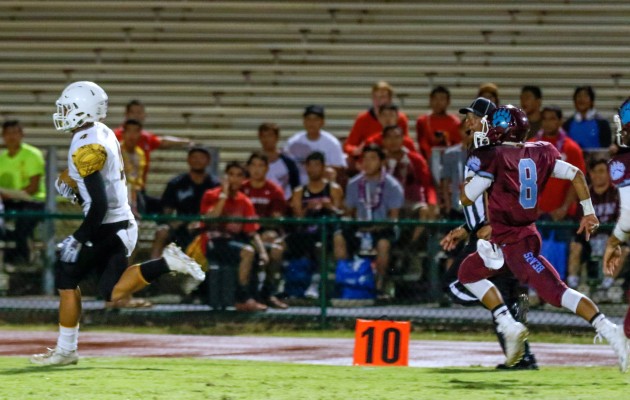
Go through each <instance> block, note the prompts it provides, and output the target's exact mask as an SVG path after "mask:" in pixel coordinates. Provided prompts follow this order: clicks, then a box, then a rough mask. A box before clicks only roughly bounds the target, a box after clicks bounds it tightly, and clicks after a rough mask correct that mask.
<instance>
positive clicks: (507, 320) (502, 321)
mask: <svg viewBox="0 0 630 400" xmlns="http://www.w3.org/2000/svg"><path fill="white" fill-rule="evenodd" d="M492 315H493V316H494V319H495V320H496V321H497V324H499V326H506V325H511V324H513V323H515V322H516V321H515V320H514V318H513V317H512V314H510V310H508V308H507V306H506V305H505V304H503V305H502V306H499V307H497V308H496V309H495V310H494V311H492Z"/></svg>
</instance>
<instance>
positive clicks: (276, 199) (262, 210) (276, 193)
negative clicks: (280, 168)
mask: <svg viewBox="0 0 630 400" xmlns="http://www.w3.org/2000/svg"><path fill="white" fill-rule="evenodd" d="M241 191H242V192H243V193H245V195H246V196H247V197H249V199H250V200H251V202H252V203H253V204H254V208H255V209H256V215H258V216H259V217H264V218H268V217H273V216H274V215H273V214H281V215H284V214H285V213H286V211H287V202H286V201H285V199H284V191H283V190H282V189H280V186H278V185H276V184H275V183H273V182H271V181H270V180H269V179H267V180H266V181H265V185H264V186H263V187H261V188H254V187H252V185H251V182H250V181H249V180H246V181H245V182H244V183H243V187H242V188H241Z"/></svg>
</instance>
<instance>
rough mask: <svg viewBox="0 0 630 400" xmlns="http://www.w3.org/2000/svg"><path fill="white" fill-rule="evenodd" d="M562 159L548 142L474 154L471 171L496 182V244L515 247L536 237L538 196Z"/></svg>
mask: <svg viewBox="0 0 630 400" xmlns="http://www.w3.org/2000/svg"><path fill="white" fill-rule="evenodd" d="M558 159H560V153H559V152H558V150H557V149H556V148H555V147H554V146H553V145H551V144H549V143H547V142H533V143H525V144H519V145H509V144H504V145H500V146H485V147H480V148H478V149H475V150H474V151H473V152H472V154H471V155H470V157H469V158H468V162H467V166H468V168H470V170H471V171H473V172H475V173H476V174H477V175H479V176H481V177H485V178H489V179H492V181H493V182H492V185H491V186H490V188H489V189H488V191H487V192H488V215H489V220H490V226H492V241H493V242H495V243H498V244H506V243H515V242H518V241H519V240H521V239H523V238H524V237H526V236H529V235H533V234H536V227H535V226H534V223H535V222H536V220H537V219H538V195H539V194H540V193H541V192H542V189H543V187H544V186H545V184H546V183H547V180H548V179H549V177H550V176H551V173H552V172H553V168H554V166H555V163H556V160H558ZM558 195H563V194H562V193H558Z"/></svg>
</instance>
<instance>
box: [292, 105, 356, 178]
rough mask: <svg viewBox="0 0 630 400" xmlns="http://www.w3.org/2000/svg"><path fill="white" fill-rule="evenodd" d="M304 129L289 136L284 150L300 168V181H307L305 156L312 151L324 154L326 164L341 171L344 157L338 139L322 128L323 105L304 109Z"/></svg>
mask: <svg viewBox="0 0 630 400" xmlns="http://www.w3.org/2000/svg"><path fill="white" fill-rule="evenodd" d="M303 117H304V119H303V121H304V130H303V131H300V132H297V133H295V134H294V135H293V136H291V137H290V138H289V140H288V141H287V144H286V148H285V151H286V153H287V154H289V155H290V156H291V157H293V159H294V160H295V161H297V164H298V168H299V170H300V182H307V180H308V177H307V173H306V168H305V162H306V158H307V157H308V155H309V154H311V153H313V152H314V151H320V152H322V153H324V154H326V160H327V163H328V166H330V167H333V168H335V170H337V173H338V174H339V173H342V172H343V171H344V169H345V168H346V159H345V156H344V154H343V151H342V150H341V144H340V143H339V140H338V139H337V138H336V137H335V136H334V135H333V134H332V133H330V132H327V131H325V130H323V129H322V128H323V127H324V122H325V119H324V107H322V106H318V105H311V106H308V107H306V108H305V109H304V114H303Z"/></svg>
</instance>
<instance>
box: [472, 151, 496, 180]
mask: <svg viewBox="0 0 630 400" xmlns="http://www.w3.org/2000/svg"><path fill="white" fill-rule="evenodd" d="M498 151H499V147H495V146H485V147H480V148H478V149H475V150H473V151H472V153H471V154H470V156H469V157H468V160H467V161H466V166H467V167H468V169H470V170H471V171H472V172H474V173H475V174H477V175H479V176H481V177H483V178H488V179H492V180H494V179H495V176H496V171H497V162H496V161H497V157H496V155H497V152H498Z"/></svg>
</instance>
